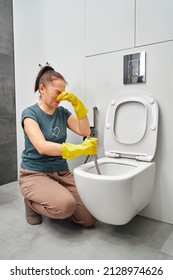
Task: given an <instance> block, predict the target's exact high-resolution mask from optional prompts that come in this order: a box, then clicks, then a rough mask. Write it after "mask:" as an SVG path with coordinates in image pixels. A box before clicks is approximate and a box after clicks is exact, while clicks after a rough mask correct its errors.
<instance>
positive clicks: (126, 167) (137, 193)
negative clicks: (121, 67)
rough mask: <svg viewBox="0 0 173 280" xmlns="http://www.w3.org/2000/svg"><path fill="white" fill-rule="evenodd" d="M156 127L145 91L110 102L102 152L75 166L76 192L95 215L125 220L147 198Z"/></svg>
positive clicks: (152, 103)
mask: <svg viewBox="0 0 173 280" xmlns="http://www.w3.org/2000/svg"><path fill="white" fill-rule="evenodd" d="M157 130H158V105H157V102H156V100H155V99H154V98H153V97H150V96H148V95H147V94H145V93H143V92H138V93H134V92H126V93H122V94H121V95H118V96H117V97H115V99H114V100H112V101H111V103H110V105H109V107H108V109H107V114H106V121H105V128H104V149H105V157H103V158H100V159H99V160H98V164H99V168H100V171H101V175H99V174H98V173H97V170H96V167H95V164H94V161H92V162H88V163H86V164H83V165H81V166H79V167H76V168H75V169H74V177H75V181H76V186H77V189H78V192H79V195H80V197H81V199H82V201H83V203H84V204H85V206H86V207H87V208H88V210H89V211H90V212H91V214H92V215H93V216H94V217H95V218H96V219H98V220H100V221H102V222H105V223H109V224H114V225H122V224H126V223H128V222H129V221H130V220H131V219H132V218H133V217H134V216H135V215H136V214H137V213H139V212H140V211H141V210H142V209H143V208H144V207H146V206H147V205H148V204H149V203H150V200H151V197H152V193H153V187H154V180H155V162H154V161H152V160H153V158H154V155H155V151H156V143H157Z"/></svg>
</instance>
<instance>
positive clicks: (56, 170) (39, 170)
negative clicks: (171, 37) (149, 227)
mask: <svg viewBox="0 0 173 280" xmlns="http://www.w3.org/2000/svg"><path fill="white" fill-rule="evenodd" d="M66 84H67V83H66V81H65V79H64V77H63V76H62V75H61V74H60V73H58V72H56V71H54V69H53V68H52V67H50V66H44V67H43V68H41V70H40V71H39V73H38V75H37V78H36V81H35V92H36V91H37V90H38V91H39V93H40V99H39V101H38V103H37V104H34V105H32V106H30V107H28V108H26V109H25V110H24V111H23V112H22V127H23V131H24V137H25V149H24V151H23V153H22V163H21V170H20V176H19V184H20V189H21V192H22V194H23V196H24V202H25V210H26V220H27V222H28V223H29V224H31V225H36V224H40V223H42V215H44V216H47V217H50V218H54V219H65V218H67V217H72V219H73V221H74V222H75V223H78V224H81V225H83V226H84V227H90V226H92V225H94V223H95V218H94V217H93V216H92V215H91V214H90V213H89V212H88V210H87V209H86V208H85V206H84V205H83V203H82V201H81V199H80V197H79V194H78V192H77V189H76V186H75V182H74V178H73V175H72V173H71V172H70V170H69V168H68V164H67V161H66V159H69V158H74V157H76V156H80V155H92V154H96V152H97V139H96V138H86V139H85V141H84V142H83V143H82V144H80V145H74V144H70V143H65V141H66V137H67V128H69V129H70V130H72V131H73V132H74V133H77V134H79V135H81V136H89V135H90V126H89V121H88V118H87V109H86V107H85V106H84V104H83V103H82V102H81V101H80V100H79V99H78V98H77V96H75V95H74V94H72V93H71V92H66V91H65V88H66ZM62 100H67V101H69V102H71V104H72V105H73V107H74V110H75V113H76V117H75V116H73V115H72V114H71V112H70V111H68V110H67V109H65V108H64V107H62V106H59V104H60V102H61V101H62Z"/></svg>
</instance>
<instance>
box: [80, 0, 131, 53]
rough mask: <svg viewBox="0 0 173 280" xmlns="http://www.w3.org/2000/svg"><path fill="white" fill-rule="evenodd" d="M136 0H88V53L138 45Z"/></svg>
mask: <svg viewBox="0 0 173 280" xmlns="http://www.w3.org/2000/svg"><path fill="white" fill-rule="evenodd" d="M134 12H135V1H134V0H101V1H100V0H86V1H85V24H86V27H85V28H86V30H85V32H86V38H85V42H86V56H90V55H95V54H101V53H106V52H112V51H117V50H122V49H127V48H131V47H134Z"/></svg>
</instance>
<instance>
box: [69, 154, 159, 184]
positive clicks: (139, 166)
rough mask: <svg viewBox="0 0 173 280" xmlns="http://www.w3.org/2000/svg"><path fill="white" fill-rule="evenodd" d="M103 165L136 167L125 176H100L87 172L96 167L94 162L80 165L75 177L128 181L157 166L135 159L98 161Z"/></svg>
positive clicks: (75, 171)
mask: <svg viewBox="0 0 173 280" xmlns="http://www.w3.org/2000/svg"><path fill="white" fill-rule="evenodd" d="M103 163H114V164H115V163H116V164H123V165H127V166H134V169H133V170H131V171H128V172H127V173H125V174H123V175H99V174H93V173H89V172H87V171H88V169H89V168H91V167H94V166H95V163H94V161H91V162H88V163H86V164H83V165H80V166H78V167H76V168H75V169H74V175H76V176H78V175H80V176H82V177H84V178H88V179H89V178H90V179H96V180H105V181H112V180H113V181H115V180H118V181H121V180H128V179H130V178H133V177H134V176H135V175H137V174H140V172H142V171H143V170H145V169H146V168H148V167H150V166H153V165H155V162H154V161H152V162H141V161H136V160H134V159H125V158H123V159H114V158H108V157H104V158H100V159H98V164H100V165H101V164H103Z"/></svg>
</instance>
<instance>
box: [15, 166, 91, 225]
mask: <svg viewBox="0 0 173 280" xmlns="http://www.w3.org/2000/svg"><path fill="white" fill-rule="evenodd" d="M19 185H20V190H21V193H22V194H23V196H24V197H25V198H26V199H27V200H29V205H30V207H31V208H32V209H33V210H34V211H35V212H37V213H39V214H41V215H44V216H47V217H50V218H53V219H65V218H67V217H72V219H73V221H74V222H75V223H78V224H81V225H83V226H85V227H89V226H92V225H94V224H95V218H94V217H93V216H92V215H91V214H90V213H89V211H88V210H87V209H86V207H85V206H84V204H83V203H82V201H81V199H80V197H79V194H78V192H77V189H76V186H75V182H74V177H73V175H72V173H71V172H70V171H69V170H63V171H59V172H52V173H46V172H37V171H31V170H27V169H21V170H20V174H19Z"/></svg>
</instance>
